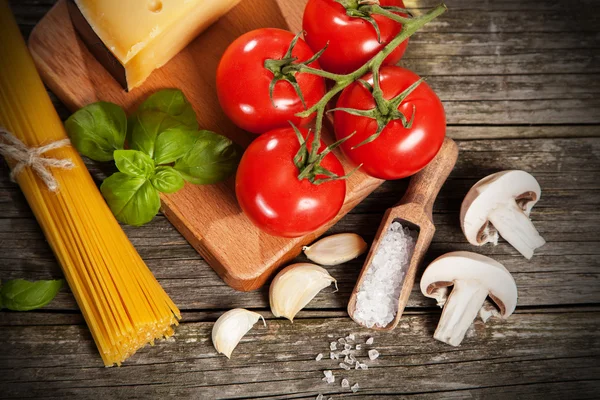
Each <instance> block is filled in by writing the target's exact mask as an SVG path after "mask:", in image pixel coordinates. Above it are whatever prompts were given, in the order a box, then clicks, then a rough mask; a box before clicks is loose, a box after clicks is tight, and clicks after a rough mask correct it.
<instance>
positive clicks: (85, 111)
mask: <svg viewBox="0 0 600 400" xmlns="http://www.w3.org/2000/svg"><path fill="white" fill-rule="evenodd" d="M65 128H66V130H67V133H68V134H69V138H71V142H72V143H73V145H74V146H75V148H76V149H77V150H78V151H79V152H80V153H81V154H83V155H84V156H86V157H89V158H91V159H92V160H96V161H110V160H112V159H113V152H114V151H115V150H119V149H122V148H123V144H124V143H125V136H126V134H127V116H126V115H125V111H123V109H122V108H121V107H119V106H118V105H116V104H113V103H107V102H102V101H101V102H98V103H93V104H90V105H88V106H85V107H83V108H82V109H80V110H79V111H77V112H75V114H73V115H71V116H70V117H69V119H67V121H66V122H65Z"/></svg>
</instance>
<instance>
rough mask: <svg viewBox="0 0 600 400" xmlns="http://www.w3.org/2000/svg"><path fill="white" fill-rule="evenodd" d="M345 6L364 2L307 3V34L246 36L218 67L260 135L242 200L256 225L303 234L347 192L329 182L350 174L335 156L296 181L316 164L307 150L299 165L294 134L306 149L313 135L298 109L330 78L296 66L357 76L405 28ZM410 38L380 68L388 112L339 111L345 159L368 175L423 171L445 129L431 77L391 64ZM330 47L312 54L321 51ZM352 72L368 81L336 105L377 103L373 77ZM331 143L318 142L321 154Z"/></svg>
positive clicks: (237, 114) (237, 107) (398, 1)
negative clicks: (304, 142)
mask: <svg viewBox="0 0 600 400" xmlns="http://www.w3.org/2000/svg"><path fill="white" fill-rule="evenodd" d="M342 3H344V4H354V3H356V4H357V5H358V6H357V5H354V6H350V5H342V4H341V3H340V2H338V1H336V0H309V1H308V3H307V6H306V9H305V12H304V18H303V27H304V37H305V39H306V41H304V40H302V39H301V38H297V37H295V36H294V34H293V33H291V32H287V31H284V30H281V29H272V28H267V29H258V30H255V31H252V32H249V33H246V34H244V35H242V36H240V37H239V38H238V39H237V40H236V41H234V42H233V43H232V44H231V45H230V46H229V48H228V49H227V51H226V52H225V54H224V55H223V57H222V59H221V62H220V64H219V67H218V70H217V92H218V96H219V101H220V103H221V106H222V108H223V111H224V112H225V114H226V115H227V116H228V117H229V118H230V119H231V120H232V121H233V122H234V123H235V124H236V125H238V126H239V127H241V128H242V129H245V130H247V131H249V132H252V133H255V134H259V135H260V136H259V137H257V138H256V139H255V140H254V142H253V143H252V144H251V145H250V146H249V147H248V149H247V150H246V152H245V154H244V156H243V157H242V160H241V162H240V165H239V168H238V172H237V177H236V195H237V198H238V202H239V204H240V206H241V208H242V210H243V211H244V213H245V214H246V215H247V216H248V218H249V219H250V220H251V221H252V222H253V223H254V224H255V225H256V226H258V227H259V228H261V229H262V230H264V231H265V232H268V233H270V234H272V235H276V236H284V237H297V236H302V235H305V234H308V233H311V232H314V231H315V230H317V229H319V228H321V227H323V226H324V225H325V224H327V223H328V222H329V221H331V220H332V219H333V218H335V216H336V215H337V214H338V213H339V210H340V209H341V207H342V205H343V203H344V198H345V194H346V183H345V180H327V181H323V179H325V178H328V177H331V176H339V177H341V176H343V175H344V169H343V167H342V164H341V163H340V161H339V160H338V159H337V157H336V156H335V155H334V154H333V153H329V154H327V156H325V157H324V158H323V160H322V162H321V163H320V167H321V169H318V170H316V171H318V173H317V174H312V178H311V179H312V180H309V179H307V178H302V179H299V176H300V175H301V173H303V171H304V170H303V169H304V168H305V167H306V168H309V167H312V166H311V165H309V163H308V162H307V160H306V159H308V157H305V158H302V161H301V162H300V163H299V162H298V157H299V154H300V153H299V151H300V150H301V140H302V139H301V138H300V139H299V137H298V136H299V135H301V136H302V137H303V138H305V139H306V140H307V144H308V146H307V148H308V149H309V150H310V149H311V146H310V144H311V143H312V139H313V137H314V136H313V135H310V134H309V131H308V130H307V129H306V127H307V125H308V124H309V123H310V122H311V120H312V119H313V118H314V114H313V115H311V116H309V117H306V116H304V117H302V118H301V117H299V116H298V114H299V113H301V112H303V111H305V110H307V109H309V108H311V107H313V106H315V105H316V104H318V103H319V101H320V100H321V99H322V98H323V96H324V95H325V92H326V85H325V79H324V78H323V77H321V76H318V75H315V74H313V73H310V72H306V70H302V71H300V70H299V69H298V65H304V66H306V67H310V68H311V69H313V72H314V70H315V69H316V70H321V68H322V69H323V70H324V71H328V72H330V73H333V74H339V75H343V74H351V73H353V72H355V71H357V70H358V69H359V68H361V67H362V66H363V65H365V64H366V63H367V62H369V60H371V59H372V58H373V57H374V56H376V55H377V54H378V53H379V52H380V51H381V50H382V49H383V48H384V47H385V46H386V45H387V44H388V43H390V42H391V41H392V40H393V39H394V38H395V37H397V35H398V34H399V33H400V32H401V29H402V25H401V24H400V23H399V22H396V21H394V20H392V19H389V18H387V17H385V16H381V15H375V14H373V15H372V16H371V18H368V17H367V18H362V17H360V18H359V17H356V16H354V15H355V11H356V10H355V9H351V7H359V6H360V4H361V3H359V2H352V0H348V1H346V2H343V1H342ZM379 5H380V6H381V7H392V8H390V10H393V12H394V13H395V14H397V15H400V16H403V17H406V15H405V14H402V13H401V12H399V11H401V10H398V8H403V7H404V4H403V3H402V0H380V1H379ZM394 8H395V9H394ZM358 11H360V10H358ZM373 21H374V23H376V24H377V26H378V28H379V35H378V33H377V31H376V29H375V28H374V26H373ZM407 44H408V40H405V41H404V42H403V43H401V44H400V45H399V46H398V47H397V48H396V49H395V50H394V51H393V52H391V53H390V54H389V56H387V58H386V59H385V61H384V62H383V65H385V66H384V67H382V68H381V69H380V73H379V87H380V88H381V93H382V95H383V98H384V99H385V100H386V101H388V103H386V104H390V102H391V104H392V105H391V106H390V107H388V108H389V110H385V109H384V110H383V111H377V113H373V115H371V114H369V115H368V116H365V115H356V113H353V112H347V110H337V111H335V114H334V129H335V135H336V137H337V139H338V140H339V139H344V138H348V137H349V136H350V135H352V134H353V133H354V135H353V136H351V137H350V138H348V139H347V140H346V141H345V142H344V143H343V144H342V145H341V149H342V151H343V153H344V154H345V156H346V157H347V158H348V159H349V160H350V161H352V162H353V163H354V164H356V165H361V164H362V170H363V171H364V172H366V173H367V174H369V175H371V176H373V177H377V178H381V179H400V178H404V177H407V176H410V175H413V174H414V173H416V172H418V171H419V170H421V169H422V168H423V167H425V166H426V165H427V164H428V163H429V162H430V161H431V160H432V159H433V158H434V157H435V155H436V154H437V152H438V151H439V149H440V147H441V145H442V143H443V140H444V136H445V128H446V119H445V113H444V109H443V106H442V103H441V102H440V100H439V98H438V97H437V96H436V94H435V93H434V92H433V90H432V89H431V88H430V87H429V86H428V85H427V84H425V83H420V84H419V85H418V86H416V88H415V89H414V90H412V89H409V87H411V85H413V84H414V83H415V82H417V81H418V80H419V79H420V78H419V77H418V76H417V75H416V74H414V73H413V72H411V71H409V70H406V69H403V68H400V67H395V66H391V65H393V64H396V63H397V62H398V61H399V60H400V58H401V57H402V55H403V54H404V52H405V50H406V47H407ZM326 46H327V48H326V49H325V51H324V52H323V53H322V54H321V55H320V57H319V58H318V61H317V60H315V54H317V53H318V52H319V51H321V50H322V49H323V48H325V47H326ZM328 78H330V76H328ZM354 78H355V79H358V78H360V80H361V81H363V82H358V81H355V82H354V83H352V84H351V85H349V86H348V87H346V88H345V89H344V90H343V92H342V93H341V95H340V96H339V98H338V100H337V104H336V108H343V109H352V110H359V111H360V110H381V109H382V107H377V104H376V102H375V100H374V97H373V90H374V89H373V87H374V86H376V85H375V82H374V81H373V76H372V74H371V73H369V74H367V75H365V76H363V77H354ZM407 89H408V91H407ZM410 90H412V91H411V92H410V93H409V94H408V92H409V91H410ZM378 93H379V92H378ZM300 94H301V95H302V97H301V96H300ZM404 94H408V95H407V96H405V97H404ZM397 96H402V101H401V103H400V104H399V105H398V106H397V107H396V103H393V99H394V98H396V97H397ZM398 101H400V100H398ZM363 114H364V113H363ZM375 114H376V115H375ZM400 114H401V115H400ZM398 116H400V117H401V118H400V119H398ZM378 120H379V124H378ZM381 121H383V122H381ZM408 121H410V122H408ZM290 123H291V124H293V126H295V127H298V128H300V129H299V131H298V132H296V131H295V130H294V129H293V128H292V127H291V126H290ZM384 125H385V126H384ZM376 132H377V135H374V134H375V133H376ZM325 148H326V147H325V146H324V145H323V143H320V150H319V151H320V152H321V151H323V150H325ZM307 154H308V153H307ZM311 160H314V158H311ZM303 162H304V164H303ZM303 176H306V175H303Z"/></svg>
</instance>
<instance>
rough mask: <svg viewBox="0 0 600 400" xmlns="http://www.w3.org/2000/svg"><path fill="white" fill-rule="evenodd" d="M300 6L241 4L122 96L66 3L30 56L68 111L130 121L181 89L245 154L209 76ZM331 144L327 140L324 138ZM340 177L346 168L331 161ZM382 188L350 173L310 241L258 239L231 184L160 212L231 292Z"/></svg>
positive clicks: (267, 0) (257, 282) (181, 198)
mask: <svg viewBox="0 0 600 400" xmlns="http://www.w3.org/2000/svg"><path fill="white" fill-rule="evenodd" d="M305 4H306V0H243V1H242V2H241V3H240V4H239V5H238V6H237V7H236V8H235V9H233V10H232V11H231V12H230V13H229V14H227V15H226V16H225V17H223V18H222V19H221V20H220V21H218V22H217V23H216V24H214V25H213V26H211V27H210V28H209V29H208V30H207V31H206V32H204V33H203V34H201V35H200V36H199V37H198V38H197V39H196V40H195V41H194V42H192V43H191V44H190V45H189V46H188V47H187V48H186V49H185V50H183V51H182V52H181V53H180V54H178V55H177V56H176V57H175V58H173V59H172V60H171V61H170V62H169V63H168V64H167V65H165V66H164V67H163V68H161V69H159V70H156V71H155V72H154V73H153V74H152V75H151V76H150V78H149V79H148V80H147V81H146V82H145V83H144V84H143V85H142V86H141V87H139V88H136V89H134V90H132V91H131V92H129V93H127V92H125V91H124V90H123V89H122V88H121V87H120V86H119V84H118V83H117V82H116V81H115V80H114V79H113V78H112V77H111V76H110V75H109V74H108V72H106V71H105V70H104V68H103V67H102V66H101V65H100V64H99V63H98V62H97V61H96V60H95V59H94V57H93V56H92V55H91V54H90V53H89V52H88V50H87V49H86V47H85V46H84V44H83V43H82V42H81V41H80V40H79V38H78V37H77V34H76V33H75V31H74V29H73V26H72V25H71V22H70V19H69V15H68V11H67V7H66V2H65V0H61V1H59V2H58V3H57V4H56V6H55V7H54V8H52V9H51V10H50V12H49V13H48V14H47V15H46V16H45V17H44V18H43V19H42V20H41V21H40V22H39V24H38V25H37V26H36V27H35V29H34V30H33V32H32V33H31V36H30V38H29V49H30V50H31V53H32V55H33V58H34V60H35V62H36V65H37V67H38V70H39V71H40V74H41V76H42V78H43V80H44V82H45V83H46V84H47V85H48V87H49V88H50V89H51V90H52V91H53V92H54V93H55V94H56V95H57V96H58V97H59V98H60V99H61V100H62V101H63V102H64V103H65V104H66V105H67V107H69V108H70V109H71V110H72V111H75V110H76V109H78V108H81V107H83V106H85V105H87V104H90V103H93V102H96V101H99V100H103V101H110V102H113V103H116V104H119V105H121V106H123V107H124V108H125V109H126V111H127V112H128V114H129V113H131V112H132V111H134V110H135V109H136V108H137V107H138V105H139V104H140V103H141V102H142V101H143V100H144V99H146V98H147V97H148V96H149V95H150V94H152V93H154V92H156V91H157V90H159V89H164V88H178V89H181V90H182V91H183V92H184V93H185V95H186V97H187V98H188V100H189V101H190V102H191V104H192V105H193V107H194V109H195V111H196V114H197V117H198V122H199V123H200V127H201V129H208V130H212V131H215V132H218V133H221V134H223V135H226V136H228V137H229V138H231V139H232V140H234V141H235V142H237V143H239V144H241V145H243V146H247V145H248V144H249V143H250V142H251V141H252V139H253V138H254V137H255V136H254V135H252V134H249V133H247V132H245V131H242V130H240V129H239V128H237V127H236V126H234V125H233V124H232V123H231V122H230V121H229V120H228V119H227V117H226V116H225V115H224V114H223V112H222V111H221V108H220V106H219V102H218V100H217V95H216V89H215V73H216V68H217V65H218V62H219V60H220V58H221V55H222V54H223V52H224V51H225V49H226V48H227V46H228V45H229V44H230V43H231V42H232V41H233V40H235V39H236V38H237V37H238V36H240V35H241V34H243V33H245V32H248V31H251V30H253V29H256V28H261V27H278V28H283V29H289V30H291V31H292V32H299V31H300V30H301V21H302V11H303V9H304V5H305ZM324 135H325V138H326V140H327V138H328V136H329V140H330V139H331V137H330V135H329V133H328V132H325V133H324ZM337 156H338V157H340V159H341V160H342V163H343V164H344V168H345V169H346V171H349V170H350V168H351V167H350V164H349V163H348V162H347V161H346V160H345V159H344V158H343V156H341V154H339V153H337ZM382 182H383V181H380V180H377V179H373V178H370V177H368V176H366V175H365V174H363V173H360V172H359V173H356V174H354V175H353V176H352V177H351V178H350V179H349V180H348V186H347V187H348V189H347V194H346V201H345V203H344V206H343V208H342V210H341V211H340V213H339V215H338V216H337V217H336V218H335V220H334V221H332V222H331V223H330V224H329V225H328V226H325V227H323V228H322V229H320V230H319V231H317V232H314V233H312V234H310V235H307V236H304V237H301V238H296V239H284V238H278V237H274V236H270V235H268V234H266V233H263V232H261V231H260V230H259V229H258V228H256V227H255V226H254V225H252V223H251V222H250V221H249V220H248V219H247V218H246V217H245V216H244V214H243V213H242V211H241V209H240V208H239V206H238V204H237V201H236V198H235V187H234V183H235V182H234V180H233V179H230V180H229V181H228V182H225V183H222V184H218V185H211V186H196V185H191V184H186V186H185V188H184V189H182V190H181V191H179V192H178V193H176V194H173V195H162V196H161V197H162V210H163V212H164V214H165V215H166V216H167V218H168V219H169V220H170V221H171V223H172V224H173V225H174V226H175V227H176V228H177V229H178V230H179V231H180V232H181V233H182V234H183V236H185V238H186V239H187V240H188V241H189V242H190V243H191V244H192V246H194V248H195V249H196V250H197V251H198V252H199V253H200V254H201V255H202V256H203V257H204V258H205V259H206V261H207V262H208V263H209V264H210V265H211V267H212V268H214V270H215V271H217V273H218V274H219V275H220V276H221V277H222V278H223V280H224V281H225V282H226V283H227V284H228V285H230V286H231V287H233V288H234V289H237V290H242V291H250V290H254V289H258V288H259V287H261V286H262V285H263V284H264V283H265V281H266V280H267V279H268V278H269V276H270V275H271V274H272V273H273V272H274V271H275V270H276V269H277V268H278V267H279V266H281V265H283V264H285V263H287V262H289V261H290V260H292V259H293V258H294V257H296V256H297V255H298V254H299V253H300V251H301V249H302V246H304V245H306V244H309V243H310V242H312V241H314V239H316V238H317V237H318V236H320V235H322V234H323V233H324V232H325V231H326V230H327V229H328V228H329V227H331V226H332V225H333V224H334V223H335V222H337V221H338V220H339V219H340V218H342V217H343V216H344V215H345V214H346V213H347V212H348V211H350V210H351V209H352V208H353V207H354V206H356V205H357V204H358V203H359V202H360V201H361V200H363V199H364V198H365V197H366V196H367V195H369V194H370V193H371V192H372V191H373V190H375V189H376V188H377V187H378V186H379V185H380V184H381V183H382Z"/></svg>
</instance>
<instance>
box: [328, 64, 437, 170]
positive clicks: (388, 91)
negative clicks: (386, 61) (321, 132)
mask: <svg viewBox="0 0 600 400" xmlns="http://www.w3.org/2000/svg"><path fill="white" fill-rule="evenodd" d="M362 79H363V80H365V81H367V82H369V83H370V84H373V76H372V74H368V75H365V76H364V77H363V78H362ZM418 80H419V76H417V75H416V74H415V73H413V72H411V71H409V70H407V69H404V68H400V67H394V66H386V67H383V68H381V70H380V79H379V81H380V82H381V90H382V91H383V97H384V98H385V99H386V100H390V99H392V98H394V97H396V96H397V95H399V94H400V93H402V92H404V90H406V89H407V88H408V87H409V86H411V85H412V84H413V83H415V82H416V81H418ZM413 106H414V109H413ZM336 107H343V108H353V109H359V110H370V109H373V108H375V107H376V105H375V100H374V99H373V96H372V94H371V92H370V91H369V90H368V89H367V88H365V86H363V84H361V83H360V82H355V83H353V84H352V85H350V86H348V87H347V88H346V89H344V91H343V92H342V94H341V96H340V98H339V99H338V102H337V106H336ZM398 110H399V111H401V112H402V113H403V114H404V115H405V116H406V118H407V120H410V119H411V117H412V116H413V110H414V121H413V124H412V127H411V128H405V127H404V126H403V124H402V121H401V120H392V121H390V122H389V123H388V124H387V126H386V127H385V128H384V129H383V131H382V132H381V135H380V136H379V137H378V138H377V139H375V140H374V141H372V142H370V143H367V144H364V145H362V146H360V147H357V148H354V149H353V147H354V146H357V145H358V144H360V143H362V142H363V141H364V140H366V139H367V138H369V137H370V136H371V135H373V134H374V133H375V132H376V131H377V122H376V120H374V119H371V118H368V117H363V116H356V115H351V114H349V113H347V112H344V111H336V112H335V116H334V119H335V123H334V126H335V135H336V137H337V138H338V139H341V138H344V137H346V136H348V135H350V134H352V133H353V132H355V131H356V134H355V135H354V136H352V137H351V138H350V139H348V140H347V141H346V142H344V143H343V144H342V146H341V147H342V151H343V152H344V154H345V155H346V156H347V157H348V158H349V159H350V160H351V161H352V162H353V163H355V164H357V165H358V164H363V167H362V170H363V171H364V172H366V173H367V174H369V175H371V176H373V177H376V178H380V179H388V180H389V179H401V178H405V177H407V176H410V175H413V174H415V173H416V172H418V171H419V170H421V169H422V168H423V167H425V166H426V165H427V164H428V163H429V162H430V161H431V160H432V159H433V158H434V157H435V155H436V154H437V153H438V151H439V149H440V148H441V147H442V144H443V142H444V137H445V135H446V114H445V112H444V106H443V105H442V102H441V101H440V99H439V98H438V97H437V95H436V94H435V93H434V91H433V90H432V89H431V87H429V85H427V84H426V83H425V82H422V83H421V84H420V85H419V86H418V87H417V88H416V89H415V90H414V91H413V92H412V93H411V94H410V95H408V97H407V98H406V99H405V100H404V101H403V102H402V103H401V104H400V106H399V107H398Z"/></svg>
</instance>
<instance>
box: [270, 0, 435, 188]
mask: <svg viewBox="0 0 600 400" xmlns="http://www.w3.org/2000/svg"><path fill="white" fill-rule="evenodd" d="M338 2H339V3H347V4H346V5H345V6H347V8H348V7H351V6H353V5H354V3H355V2H356V4H357V7H359V8H360V9H361V10H365V11H368V12H370V13H373V14H380V15H383V16H386V17H388V18H390V19H393V20H394V21H397V22H399V23H401V24H402V30H401V31H400V33H398V35H397V36H396V37H395V38H394V39H393V40H392V41H391V42H390V43H388V44H387V45H386V46H385V47H384V48H383V49H382V50H381V51H380V52H379V53H377V55H376V56H374V57H373V58H372V59H371V60H369V61H368V62H367V63H366V64H365V65H363V66H362V67H360V68H358V69H357V70H356V71H354V72H351V73H349V74H346V75H339V74H334V73H330V72H327V71H323V70H320V69H315V68H312V67H309V66H308V65H306V64H290V65H287V66H286V67H284V68H283V69H282V72H283V73H284V74H285V75H288V76H289V75H290V74H292V73H294V72H301V73H308V74H313V75H318V76H321V77H323V78H326V79H330V80H332V81H334V82H335V84H334V86H333V87H332V88H331V90H329V92H327V93H326V94H325V95H324V96H323V97H322V98H321V100H319V102H318V103H316V104H315V105H313V106H312V107H310V108H309V109H307V110H305V111H303V112H300V113H298V114H296V116H298V117H301V118H306V117H308V116H310V115H312V114H313V113H316V114H317V115H316V121H315V132H314V137H313V142H312V145H311V149H310V151H309V152H308V160H306V161H307V163H306V167H305V168H304V169H300V175H299V176H298V179H304V178H308V179H310V180H311V182H312V183H315V182H317V181H318V180H315V174H316V173H317V172H321V173H322V171H321V170H322V168H320V167H319V165H318V164H319V163H320V161H321V160H322V157H324V156H323V153H321V154H319V147H320V144H321V130H322V128H323V116H324V114H325V109H326V107H327V104H328V103H329V102H330V101H331V99H333V98H334V97H335V96H336V95H337V94H338V93H339V92H341V91H342V90H344V89H345V88H347V87H348V86H350V85H351V84H352V83H354V82H355V81H357V80H359V79H360V78H361V77H363V76H364V75H365V74H367V73H368V72H372V73H373V79H374V80H373V87H372V89H373V90H372V92H373V97H374V98H375V101H376V103H377V110H378V112H379V114H383V115H389V116H390V118H391V117H392V116H391V115H390V113H389V104H390V102H389V101H387V100H385V99H384V98H383V92H382V91H381V88H380V86H379V69H380V68H381V65H382V64H383V62H384V60H385V59H386V58H387V57H388V56H389V55H390V54H391V53H392V52H394V50H396V49H397V48H398V46H400V44H401V43H402V42H404V41H405V40H406V39H408V38H409V37H410V36H412V35H413V34H414V33H415V32H417V31H418V30H419V29H421V28H422V27H423V26H425V25H426V24H428V23H429V22H431V21H433V20H434V19H435V18H437V17H438V16H440V15H442V14H443V13H444V12H446V10H447V7H446V5H445V4H443V3H442V4H440V5H438V6H437V7H435V8H433V9H431V10H430V11H429V12H427V13H426V14H424V15H422V16H419V17H413V18H405V17H402V16H399V15H397V14H394V13H393V12H391V11H388V10H386V9H384V8H382V7H381V6H380V5H379V4H377V2H375V1H365V2H362V1H357V0H341V1H338ZM350 3H352V4H350ZM342 5H344V4H342ZM324 50H325V49H323V50H321V51H320V52H319V53H320V54H322V52H323V51H324ZM290 54H291V53H290ZM419 83H420V82H419ZM413 89H414V88H413ZM411 91H412V90H411ZM406 95H408V94H406ZM404 97H406V96H404ZM392 101H394V99H393V100H392ZM396 108H397V107H396ZM413 116H414V112H413ZM397 117H398V118H402V121H403V123H404V124H405V125H406V124H407V123H412V121H410V122H408V121H405V116H404V115H401V116H397ZM403 117H404V118H403ZM379 133H380V132H379ZM374 136H375V135H374ZM349 137H350V136H348V137H346V138H344V139H342V140H347V139H348V138H349ZM376 137H377V136H375V137H372V138H369V139H370V140H374V139H375V138H376ZM369 139H368V140H369ZM340 144H341V142H336V143H335V144H334V145H332V146H329V147H328V149H329V148H330V147H337V146H339V145H340ZM362 144H365V143H361V145H362ZM329 151H331V150H329ZM329 151H327V152H329ZM347 176H349V175H346V177H347ZM330 179H343V177H337V178H334V177H328V179H325V180H321V181H328V180H330ZM319 183H322V182H320V181H319Z"/></svg>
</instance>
